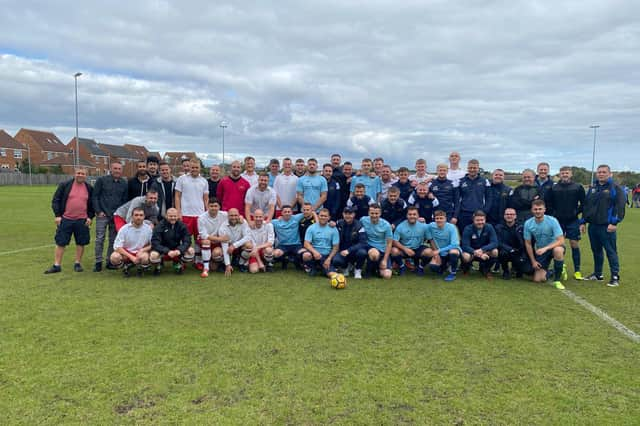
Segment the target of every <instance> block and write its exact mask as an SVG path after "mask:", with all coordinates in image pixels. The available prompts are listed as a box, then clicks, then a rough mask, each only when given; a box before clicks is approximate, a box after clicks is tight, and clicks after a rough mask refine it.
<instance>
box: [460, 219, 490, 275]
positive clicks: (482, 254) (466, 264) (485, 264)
mask: <svg viewBox="0 0 640 426" xmlns="http://www.w3.org/2000/svg"><path fill="white" fill-rule="evenodd" d="M486 221H487V215H486V214H485V213H484V212H483V211H482V210H478V211H476V212H475V213H474V214H473V223H472V224H471V225H467V226H466V227H465V228H464V232H463V233H462V269H463V271H464V273H465V274H466V273H468V272H469V269H471V263H472V262H473V261H474V260H477V261H478V262H479V263H480V273H481V274H482V275H484V276H485V277H487V278H488V279H490V278H491V272H490V270H491V266H492V265H493V264H494V262H495V260H496V259H497V258H498V236H497V235H496V230H495V229H494V228H493V226H491V225H490V224H488V223H486Z"/></svg>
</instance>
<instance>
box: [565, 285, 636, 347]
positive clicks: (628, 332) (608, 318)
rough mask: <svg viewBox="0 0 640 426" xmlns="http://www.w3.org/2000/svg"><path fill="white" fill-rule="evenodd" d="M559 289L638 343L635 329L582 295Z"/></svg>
mask: <svg viewBox="0 0 640 426" xmlns="http://www.w3.org/2000/svg"><path fill="white" fill-rule="evenodd" d="M561 291H562V292H563V293H564V294H565V296H567V297H568V298H569V299H571V300H573V301H574V302H576V303H577V304H578V305H581V306H582V307H583V308H585V309H586V310H588V311H591V312H592V313H593V314H595V315H596V316H597V317H598V318H600V319H601V320H603V321H604V322H606V323H608V324H609V325H610V326H612V327H613V328H615V329H616V330H618V331H619V332H620V333H622V334H624V335H625V336H627V337H628V338H629V339H631V340H633V341H634V342H636V343H640V334H638V333H636V332H635V331H633V330H631V329H630V328H629V327H627V326H626V325H624V324H622V323H621V322H620V321H618V320H617V319H615V318H613V317H611V316H610V315H609V314H607V313H606V312H605V311H603V310H602V309H600V308H598V307H597V306H594V305H592V304H591V303H589V302H587V301H586V300H584V299H583V298H582V297H580V296H578V295H577V294H575V293H574V292H572V291H571V290H566V289H565V290H561Z"/></svg>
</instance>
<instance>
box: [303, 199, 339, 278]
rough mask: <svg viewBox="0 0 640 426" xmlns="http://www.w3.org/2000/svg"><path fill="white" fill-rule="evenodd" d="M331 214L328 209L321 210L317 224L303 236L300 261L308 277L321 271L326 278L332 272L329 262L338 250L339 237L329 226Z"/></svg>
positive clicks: (332, 227) (334, 229) (336, 231)
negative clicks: (302, 251) (302, 249)
mask: <svg viewBox="0 0 640 426" xmlns="http://www.w3.org/2000/svg"><path fill="white" fill-rule="evenodd" d="M330 218H331V213H329V210H328V209H324V208H323V209H321V210H320V212H319V213H318V222H317V223H314V224H313V225H311V226H310V227H309V228H307V232H306V233H305V236H304V248H305V249H306V251H305V252H304V253H303V254H302V261H303V262H304V264H305V266H306V267H308V271H309V275H311V276H313V275H316V274H317V272H318V271H319V270H321V271H322V272H323V273H324V274H325V275H326V276H330V274H331V273H332V272H334V268H333V266H332V265H331V260H332V259H333V257H334V256H335V255H336V253H337V252H338V249H339V248H340V235H339V234H338V230H337V229H336V228H335V227H334V226H329V219H330Z"/></svg>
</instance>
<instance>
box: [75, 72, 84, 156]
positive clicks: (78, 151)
mask: <svg viewBox="0 0 640 426" xmlns="http://www.w3.org/2000/svg"><path fill="white" fill-rule="evenodd" d="M81 75H82V73H81V72H77V73H75V74H74V75H73V79H74V81H75V83H76V167H79V166H80V141H79V140H78V77H80V76H81Z"/></svg>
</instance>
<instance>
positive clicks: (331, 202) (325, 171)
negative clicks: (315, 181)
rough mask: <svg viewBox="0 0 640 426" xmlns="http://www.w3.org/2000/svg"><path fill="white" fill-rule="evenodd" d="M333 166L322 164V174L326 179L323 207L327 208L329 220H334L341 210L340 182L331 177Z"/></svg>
mask: <svg viewBox="0 0 640 426" xmlns="http://www.w3.org/2000/svg"><path fill="white" fill-rule="evenodd" d="M333 172H334V170H333V167H332V166H331V164H329V163H327V164H324V165H323V166H322V176H324V178H325V179H326V180H327V200H326V201H325V202H324V207H325V208H326V209H328V210H329V214H330V215H331V220H333V221H336V220H338V218H339V216H340V211H341V210H342V193H341V192H340V190H341V186H340V182H338V180H337V179H336V178H334V177H333Z"/></svg>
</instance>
